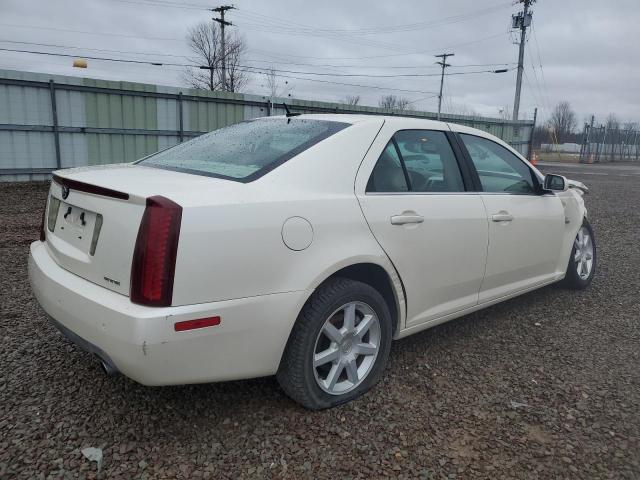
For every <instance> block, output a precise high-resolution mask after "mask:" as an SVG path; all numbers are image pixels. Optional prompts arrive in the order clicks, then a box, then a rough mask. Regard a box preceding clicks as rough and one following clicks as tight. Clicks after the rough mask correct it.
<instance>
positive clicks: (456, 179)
mask: <svg viewBox="0 0 640 480" xmlns="http://www.w3.org/2000/svg"><path fill="white" fill-rule="evenodd" d="M399 191H412V192H421V193H422V192H463V191H464V183H463V181H462V175H461V174H460V169H459V168H458V162H457V160H456V157H455V155H454V153H453V149H452V148H451V145H450V144H449V140H448V139H447V136H446V135H445V133H444V132H440V131H435V130H401V131H399V132H396V134H395V135H394V136H393V138H392V139H391V141H390V142H389V143H388V144H387V147H386V148H385V150H384V151H383V152H382V155H381V156H380V158H379V159H378V163H376V166H375V167H374V169H373V172H372V174H371V178H370V179H369V184H368V185H367V192H399Z"/></svg>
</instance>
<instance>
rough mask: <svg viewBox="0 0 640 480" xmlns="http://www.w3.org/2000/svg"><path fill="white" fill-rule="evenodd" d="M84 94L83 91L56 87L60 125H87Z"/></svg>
mask: <svg viewBox="0 0 640 480" xmlns="http://www.w3.org/2000/svg"><path fill="white" fill-rule="evenodd" d="M84 95H85V94H84V93H83V92H74V91H69V90H60V89H56V109H57V112H58V125H63V126H65V127H86V126H87V116H86V110H85V105H84Z"/></svg>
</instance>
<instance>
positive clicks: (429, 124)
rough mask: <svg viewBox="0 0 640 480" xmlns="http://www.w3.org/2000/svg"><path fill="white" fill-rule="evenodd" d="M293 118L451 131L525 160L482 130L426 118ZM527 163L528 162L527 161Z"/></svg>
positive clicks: (327, 115)
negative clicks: (499, 146) (483, 141)
mask: <svg viewBox="0 0 640 480" xmlns="http://www.w3.org/2000/svg"><path fill="white" fill-rule="evenodd" d="M264 118H267V119H269V118H279V119H283V118H286V117H285V116H284V115H279V116H273V117H264ZM293 118H307V119H313V120H325V121H332V122H346V123H350V124H353V125H355V124H362V123H366V122H375V123H379V122H380V120H384V123H385V124H386V125H390V126H391V127H392V128H393V127H396V126H397V128H398V129H399V130H401V129H411V128H416V129H422V128H424V129H428V130H451V131H453V132H457V133H468V134H470V135H475V136H477V137H484V138H487V139H489V140H492V141H494V142H496V143H499V144H500V145H502V146H504V147H506V148H507V149H509V150H510V151H512V152H513V153H515V154H517V155H518V156H519V157H520V158H521V159H523V160H525V161H527V160H526V158H524V157H523V156H522V154H520V153H519V152H518V151H517V150H515V149H514V148H513V147H512V146H510V145H509V144H508V143H507V142H505V141H504V140H502V139H500V138H498V137H496V136H495V135H492V134H490V133H488V132H486V131H484V130H479V129H477V128H473V127H468V126H466V125H460V124H458V123H448V122H441V121H438V120H431V119H428V118H417V117H403V116H401V115H377V114H371V115H366V114H364V115H363V114H360V115H358V114H351V113H312V114H302V115H296V116H295V117H293ZM527 163H528V161H527Z"/></svg>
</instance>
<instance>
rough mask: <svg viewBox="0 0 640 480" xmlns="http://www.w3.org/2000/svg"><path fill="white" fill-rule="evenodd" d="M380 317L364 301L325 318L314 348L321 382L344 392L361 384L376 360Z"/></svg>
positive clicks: (332, 391)
mask: <svg viewBox="0 0 640 480" xmlns="http://www.w3.org/2000/svg"><path fill="white" fill-rule="evenodd" d="M381 338H382V335H381V330H380V321H379V319H378V316H377V315H376V313H375V311H374V310H373V309H372V308H371V307H370V306H369V305H367V304H365V303H362V302H355V301H354V302H349V303H347V304H345V305H343V306H342V307H340V308H339V309H337V310H336V311H335V312H333V313H332V314H331V315H330V316H329V318H327V320H326V321H325V322H324V324H323V326H322V328H321V330H320V333H319V334H318V337H317V338H316V343H315V348H314V350H313V371H314V375H315V379H316V382H317V384H318V386H319V387H320V388H321V389H322V390H324V391H325V392H327V393H329V394H331V395H342V394H344V393H346V392H349V391H351V390H353V389H354V388H356V387H357V386H358V385H360V384H361V383H362V382H363V381H364V379H365V378H366V377H367V375H368V374H369V373H370V372H371V370H372V367H373V365H374V364H375V361H376V358H377V356H378V352H379V351H380V342H381Z"/></svg>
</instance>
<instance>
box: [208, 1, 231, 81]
mask: <svg viewBox="0 0 640 480" xmlns="http://www.w3.org/2000/svg"><path fill="white" fill-rule="evenodd" d="M235 8H236V7H234V6H233V5H222V6H220V7H216V8H214V9H212V10H211V11H212V12H216V13H219V14H220V18H214V19H213V21H214V22H218V23H219V24H220V43H221V46H222V88H223V89H224V90H227V50H226V45H225V40H226V38H225V34H224V27H225V26H229V27H230V26H232V25H233V23H231V22H227V21H225V19H224V12H226V11H227V10H234V9H235ZM211 72H212V73H211V75H213V70H212V71H211Z"/></svg>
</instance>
